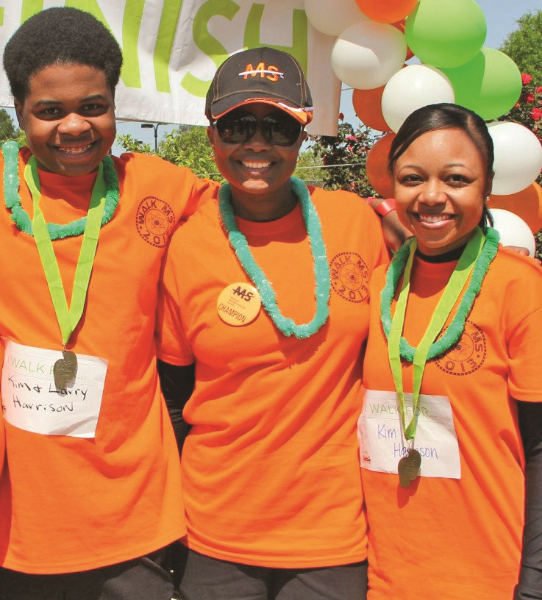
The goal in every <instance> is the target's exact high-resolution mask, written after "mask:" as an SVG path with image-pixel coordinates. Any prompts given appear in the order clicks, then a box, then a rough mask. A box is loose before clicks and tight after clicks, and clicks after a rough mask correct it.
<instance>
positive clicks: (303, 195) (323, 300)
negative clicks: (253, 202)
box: [218, 177, 331, 339]
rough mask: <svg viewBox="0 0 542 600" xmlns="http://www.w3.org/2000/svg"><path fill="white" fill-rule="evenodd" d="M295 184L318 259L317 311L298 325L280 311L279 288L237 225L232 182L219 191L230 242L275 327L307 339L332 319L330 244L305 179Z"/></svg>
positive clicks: (315, 257)
mask: <svg viewBox="0 0 542 600" xmlns="http://www.w3.org/2000/svg"><path fill="white" fill-rule="evenodd" d="M291 184H292V191H293V193H294V194H295V195H296V196H297V198H298V200H299V203H300V205H301V212H302V214H303V220H304V221H305V227H306V228H307V234H308V236H309V242H310V247H311V252H312V256H313V260H314V278H315V281H316V290H315V296H316V313H315V315H314V317H313V319H312V320H311V321H310V322H309V323H305V324H302V325H297V324H296V323H295V322H294V321H293V319H290V318H287V317H284V316H283V315H282V313H281V312H280V310H279V307H278V306H277V297H276V294H275V290H274V289H273V287H272V286H271V283H270V282H269V280H268V279H267V277H266V276H265V273H264V272H263V271H262V270H261V269H260V267H259V266H258V265H257V263H256V261H255V260H254V257H253V256H252V253H251V251H250V248H249V246H248V243H247V239H246V237H245V236H244V235H243V234H242V233H241V232H240V231H239V228H238V227H237V222H236V220H235V215H234V214H233V209H232V206H231V187H230V184H229V183H225V184H224V185H223V186H222V187H221V188H220V191H219V194H218V199H219V205H218V206H219V210H220V218H221V220H222V224H223V226H224V229H225V230H226V233H227V235H228V239H229V242H230V245H231V247H232V249H233V251H234V252H235V255H236V256H237V259H238V260H239V263H240V264H241V266H242V267H243V269H244V271H245V273H246V274H247V275H248V277H249V278H250V280H251V281H252V283H253V284H254V285H255V286H256V288H257V289H258V292H259V293H260V297H261V300H262V304H263V307H264V308H265V310H266V312H267V314H268V315H269V316H270V318H271V320H272V321H273V323H274V324H275V327H276V328H277V329H278V330H279V331H281V332H282V333H283V334H284V335H285V336H287V337H289V336H291V335H294V336H295V337H296V338H298V339H305V338H308V337H310V336H311V335H314V334H315V333H316V332H317V331H318V330H319V329H320V328H321V327H322V325H324V323H325V322H326V321H327V319H328V316H329V295H330V291H331V283H330V275H329V265H328V261H327V255H326V247H325V245H324V240H323V237H322V227H321V224H320V219H319V218H318V213H317V212H316V209H315V208H314V205H313V203H312V201H311V198H310V194H309V190H308V189H307V186H306V185H305V184H304V183H303V181H301V180H300V179H297V178H295V177H292V178H291Z"/></svg>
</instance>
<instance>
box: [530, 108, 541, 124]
mask: <svg viewBox="0 0 542 600" xmlns="http://www.w3.org/2000/svg"><path fill="white" fill-rule="evenodd" d="M531 118H532V119H533V121H538V120H540V119H542V108H533V110H532V111H531Z"/></svg>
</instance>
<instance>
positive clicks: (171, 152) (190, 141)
mask: <svg viewBox="0 0 542 600" xmlns="http://www.w3.org/2000/svg"><path fill="white" fill-rule="evenodd" d="M117 141H118V143H119V144H120V145H121V146H122V147H123V148H124V149H125V150H126V151H127V152H140V153H142V154H156V155H157V156H160V157H161V158H163V159H164V160H167V161H169V162H171V163H173V164H174V165H177V166H179V167H188V168H189V169H190V170H191V171H193V172H194V173H195V174H196V175H198V177H204V178H207V179H214V180H215V181H221V180H222V176H221V175H220V174H219V173H218V171H217V168H216V164H215V159H214V157H213V152H212V149H211V144H210V143H209V140H208V138H207V132H206V128H205V127H201V126H197V125H181V126H180V127H179V129H176V130H175V131H173V132H171V133H170V134H169V135H168V136H167V137H166V138H165V139H164V140H162V141H161V142H160V143H159V144H158V150H157V151H156V152H153V151H152V150H151V147H150V145H149V144H144V143H143V142H141V141H139V140H136V139H135V138H133V137H132V136H131V135H120V136H118V137H117Z"/></svg>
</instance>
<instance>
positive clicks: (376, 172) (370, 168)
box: [365, 133, 395, 198]
mask: <svg viewBox="0 0 542 600" xmlns="http://www.w3.org/2000/svg"><path fill="white" fill-rule="evenodd" d="M394 138H395V133H388V134H387V135H385V136H384V137H381V138H380V139H379V140H378V142H376V144H375V145H374V146H373V147H372V148H371V149H370V150H369V153H368V154H367V163H366V165H365V167H366V170H367V179H368V180H369V183H370V184H371V185H372V186H373V188H374V189H375V190H376V191H377V193H378V194H379V195H380V196H382V197H383V198H393V179H392V177H391V175H390V172H389V171H388V154H389V152H390V147H391V143H392V142H393V139H394Z"/></svg>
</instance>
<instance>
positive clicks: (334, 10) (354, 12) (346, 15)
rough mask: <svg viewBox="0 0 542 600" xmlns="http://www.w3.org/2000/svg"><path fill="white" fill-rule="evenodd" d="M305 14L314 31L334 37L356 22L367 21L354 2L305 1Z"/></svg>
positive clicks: (352, 0)
mask: <svg viewBox="0 0 542 600" xmlns="http://www.w3.org/2000/svg"><path fill="white" fill-rule="evenodd" d="M305 13H306V15H307V19H308V20H309V23H310V24H311V25H312V26H313V27H314V29H317V30H318V31H320V32H321V33H325V34H326V35H333V36H335V37H336V36H338V35H339V34H340V33H341V32H342V31H344V30H345V29H347V28H348V27H350V25H352V24H353V23H355V22H356V21H367V17H366V16H365V15H364V14H363V13H362V12H361V10H360V9H359V8H358V5H357V4H356V0H333V2H331V1H330V0H305Z"/></svg>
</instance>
